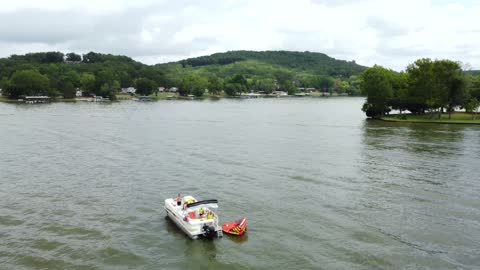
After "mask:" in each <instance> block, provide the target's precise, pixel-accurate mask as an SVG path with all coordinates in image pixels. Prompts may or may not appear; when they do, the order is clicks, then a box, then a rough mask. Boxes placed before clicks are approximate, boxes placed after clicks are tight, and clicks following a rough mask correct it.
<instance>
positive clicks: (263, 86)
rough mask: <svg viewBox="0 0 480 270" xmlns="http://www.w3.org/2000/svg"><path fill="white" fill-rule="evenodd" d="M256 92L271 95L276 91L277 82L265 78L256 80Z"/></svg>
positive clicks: (254, 83) (254, 85)
mask: <svg viewBox="0 0 480 270" xmlns="http://www.w3.org/2000/svg"><path fill="white" fill-rule="evenodd" d="M253 87H254V90H255V91H257V92H264V93H265V94H271V93H272V92H273V90H275V88H276V86H275V80H273V79H269V78H264V79H259V80H255V81H254V82H253Z"/></svg>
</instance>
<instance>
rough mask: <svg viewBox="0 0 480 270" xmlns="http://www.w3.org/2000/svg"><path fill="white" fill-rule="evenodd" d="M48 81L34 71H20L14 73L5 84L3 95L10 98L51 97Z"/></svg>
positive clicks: (45, 77)
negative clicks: (23, 96)
mask: <svg viewBox="0 0 480 270" xmlns="http://www.w3.org/2000/svg"><path fill="white" fill-rule="evenodd" d="M49 84H50V82H49V79H48V77H47V76H45V75H42V74H40V73H39V72H38V71H36V70H21V71H17V72H15V73H14V74H13V75H12V77H11V78H10V80H9V82H8V83H7V87H6V89H5V90H4V95H6V96H9V97H10V98H18V97H19V96H22V95H25V96H33V95H51V94H52V95H53V94H54V93H53V92H50V91H49V90H50V89H49V88H50V87H49Z"/></svg>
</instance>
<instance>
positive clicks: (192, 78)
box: [179, 74, 208, 97]
mask: <svg viewBox="0 0 480 270" xmlns="http://www.w3.org/2000/svg"><path fill="white" fill-rule="evenodd" d="M207 86H208V80H207V79H205V78H203V77H200V76H199V75H196V74H190V75H188V76H186V77H185V78H183V81H182V86H181V87H180V90H179V93H180V95H182V96H186V95H195V96H197V97H201V96H203V94H204V93H205V89H206V88H207Z"/></svg>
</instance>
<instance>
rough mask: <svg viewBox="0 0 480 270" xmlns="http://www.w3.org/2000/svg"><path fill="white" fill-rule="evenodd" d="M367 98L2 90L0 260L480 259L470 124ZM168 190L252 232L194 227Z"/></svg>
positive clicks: (88, 263)
mask: <svg viewBox="0 0 480 270" xmlns="http://www.w3.org/2000/svg"><path fill="white" fill-rule="evenodd" d="M362 103H363V99H361V98H327V99H322V98H297V99H294V98H291V99H290V98H286V99H255V100H226V99H225V100H219V101H161V102H153V103H139V102H133V101H132V102H121V103H114V104H94V103H76V104H70V103H68V104H64V103H55V104H45V105H23V104H5V103H0V126H1V129H0V179H1V181H0V269H478V268H479V267H480V256H479V250H480V199H479V195H478V194H480V182H479V181H480V171H479V168H480V166H479V165H480V127H479V126H461V125H434V124H400V123H384V122H372V121H366V120H365V118H364V115H363V113H362V112H361V111H360V108H361V105H362ZM178 192H181V193H182V194H191V195H194V196H195V197H197V198H199V199H209V198H216V199H218V200H219V202H220V211H219V212H220V219H221V221H223V222H226V221H232V220H234V219H237V218H239V217H242V216H246V217H247V218H248V220H249V230H248V233H247V235H245V236H244V237H241V238H235V237H230V236H225V237H223V238H222V239H218V240H214V241H205V240H196V241H193V240H190V239H189V238H187V237H186V236H185V235H184V234H183V233H182V232H181V231H180V230H178V229H177V228H176V227H175V226H174V224H173V223H172V222H171V221H169V220H168V219H166V218H165V217H166V215H165V211H164V209H163V208H162V204H163V200H164V199H165V198H167V197H174V196H176V194H177V193H178Z"/></svg>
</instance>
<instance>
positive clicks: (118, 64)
mask: <svg viewBox="0 0 480 270" xmlns="http://www.w3.org/2000/svg"><path fill="white" fill-rule="evenodd" d="M312 54H313V53H312ZM252 55H253V56H255V57H257V58H260V59H263V60H265V62H259V61H258V60H242V61H240V62H238V61H237V60H239V59H246V58H247V56H249V57H252ZM275 55H276V56H278V57H280V59H278V60H276V61H277V62H278V63H283V62H289V64H288V65H290V66H301V67H304V68H306V64H305V63H306V62H309V61H313V60H312V59H311V58H312V57H314V58H315V57H316V58H319V59H324V58H325V57H326V58H325V59H326V60H325V61H326V62H328V61H333V63H335V65H337V64H338V63H337V61H338V60H334V59H333V58H328V57H327V56H324V55H322V54H318V55H317V54H313V56H312V55H310V53H307V54H305V53H292V52H246V51H243V52H237V53H233V55H229V54H222V56H215V55H214V56H213V57H210V58H208V57H206V59H210V60H205V59H204V58H205V57H203V58H202V57H200V58H198V60H197V61H199V62H202V61H206V62H204V63H203V64H202V65H200V66H197V67H193V66H190V65H189V64H186V63H189V62H188V61H192V60H191V59H190V60H188V61H187V62H182V63H170V64H160V65H154V66H149V65H145V64H142V63H140V62H136V61H134V60H133V59H131V58H129V57H126V56H116V55H111V54H101V53H95V52H89V53H86V54H83V55H80V54H76V53H74V52H71V53H67V54H64V53H62V52H40V53H28V54H25V55H12V56H10V57H8V58H3V59H0V88H1V89H2V94H3V95H4V96H8V97H10V98H18V97H20V96H28V95H47V96H51V97H58V96H63V97H64V98H73V97H75V94H76V89H81V90H82V91H83V94H84V95H86V96H90V95H92V94H95V95H98V96H104V97H110V98H111V99H115V98H116V95H117V94H118V93H119V91H120V89H121V88H127V87H131V86H133V87H135V88H136V89H137V93H138V94H140V95H150V94H152V93H154V92H155V91H158V87H165V88H170V87H177V88H178V92H179V94H180V95H195V96H202V95H204V94H205V92H206V91H205V90H207V89H208V93H210V94H213V95H217V94H221V93H225V94H226V95H232V96H234V95H238V94H241V93H245V92H251V91H254V92H262V93H266V94H269V93H271V92H273V91H275V90H281V91H285V92H288V93H289V94H294V93H295V92H297V90H298V88H315V89H320V90H321V91H325V92H337V93H340V94H341V93H348V94H350V95H358V94H360V77H359V76H358V75H351V76H349V77H343V76H340V77H335V76H331V75H328V74H324V73H322V72H316V71H315V69H313V70H300V69H292V68H291V67H287V66H280V65H274V64H272V63H269V62H272V61H274V60H273V58H274V56H275ZM300 56H301V57H300ZM218 57H220V58H219V59H220V60H218V59H217V58H218ZM295 57H297V60H295ZM211 59H216V60H215V61H217V62H215V63H216V64H212V65H207V64H208V63H209V61H211ZM222 59H223V60H222ZM308 59H310V60H308ZM267 60H268V61H267ZM222 61H223V62H222ZM295 61H297V62H298V63H294V62H295ZM317 62H318V61H317ZM320 62H322V61H320ZM302 63H303V64H302ZM339 63H342V64H339V65H343V64H345V63H346V62H342V61H340V62H339ZM315 65H320V64H318V63H316V64H315ZM347 66H349V67H350V66H351V65H347ZM354 66H355V65H354ZM355 67H356V66H355ZM359 70H360V69H359ZM361 70H363V69H361ZM352 72H353V71H352ZM347 73H348V72H347Z"/></svg>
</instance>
